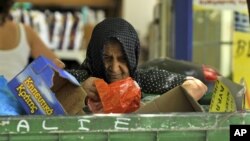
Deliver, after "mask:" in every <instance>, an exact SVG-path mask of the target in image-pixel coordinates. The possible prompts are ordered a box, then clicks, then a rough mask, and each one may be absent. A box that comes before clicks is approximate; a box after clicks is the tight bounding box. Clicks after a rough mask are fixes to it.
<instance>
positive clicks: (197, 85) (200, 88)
mask: <svg viewBox="0 0 250 141" xmlns="http://www.w3.org/2000/svg"><path fill="white" fill-rule="evenodd" d="M181 86H182V87H183V88H184V89H185V90H186V91H187V92H188V93H189V95H191V96H192V97H193V98H194V99H195V100H196V101H198V100H199V99H201V98H202V97H203V96H204V94H205V93H206V92H207V86H206V85H205V84H204V83H203V82H201V81H200V80H199V79H196V78H194V77H191V76H188V77H187V78H186V81H185V82H184V83H183V84H182V85H181Z"/></svg>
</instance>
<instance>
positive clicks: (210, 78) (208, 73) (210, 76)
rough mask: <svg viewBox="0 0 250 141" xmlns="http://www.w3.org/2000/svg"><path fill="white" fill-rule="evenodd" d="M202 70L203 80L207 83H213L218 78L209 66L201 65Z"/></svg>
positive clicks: (216, 73)
mask: <svg viewBox="0 0 250 141" xmlns="http://www.w3.org/2000/svg"><path fill="white" fill-rule="evenodd" d="M202 69H203V73H204V76H205V79H206V80H208V81H215V80H217V78H218V76H220V74H219V73H218V72H217V71H216V70H215V69H213V68H211V67H209V66H206V65H202Z"/></svg>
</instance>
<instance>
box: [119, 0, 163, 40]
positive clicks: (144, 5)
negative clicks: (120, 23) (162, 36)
mask: <svg viewBox="0 0 250 141" xmlns="http://www.w3.org/2000/svg"><path fill="white" fill-rule="evenodd" d="M157 2H158V0H123V11H122V14H123V15H122V17H123V18H124V19H126V20H127V21H128V22H130V23H131V24H132V25H133V26H134V27H135V29H136V30H137V32H138V34H139V37H140V40H141V41H143V38H144V37H145V36H146V34H147V32H148V28H149V27H148V26H149V23H150V22H152V21H153V11H154V6H155V5H156V4H157Z"/></svg>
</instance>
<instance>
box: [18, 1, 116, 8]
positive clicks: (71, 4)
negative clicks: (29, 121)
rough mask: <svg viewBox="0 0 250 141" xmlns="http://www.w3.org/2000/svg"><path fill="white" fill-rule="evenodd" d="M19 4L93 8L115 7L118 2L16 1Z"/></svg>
mask: <svg viewBox="0 0 250 141" xmlns="http://www.w3.org/2000/svg"><path fill="white" fill-rule="evenodd" d="M16 1H17V2H30V3H32V4H33V5H39V6H63V7H76V6H83V5H85V6H92V7H115V4H116V0H63V1H62V0H16Z"/></svg>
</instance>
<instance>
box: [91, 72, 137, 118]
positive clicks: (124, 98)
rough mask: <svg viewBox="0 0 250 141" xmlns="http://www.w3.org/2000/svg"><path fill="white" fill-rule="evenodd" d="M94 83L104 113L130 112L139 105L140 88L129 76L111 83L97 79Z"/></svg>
mask: <svg viewBox="0 0 250 141" xmlns="http://www.w3.org/2000/svg"><path fill="white" fill-rule="evenodd" d="M95 85H96V89H97V91H98V94H99V97H100V100H101V103H102V106H103V112H104V113H130V112H134V111H135V110H137V109H138V108H139V107H140V100H141V89H140V87H139V85H138V84H137V83H136V82H135V81H134V80H133V79H132V78H131V77H128V78H126V79H123V80H119V81H116V82H113V83H111V84H107V83H106V82H105V81H104V80H102V79H99V80H96V81H95Z"/></svg>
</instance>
